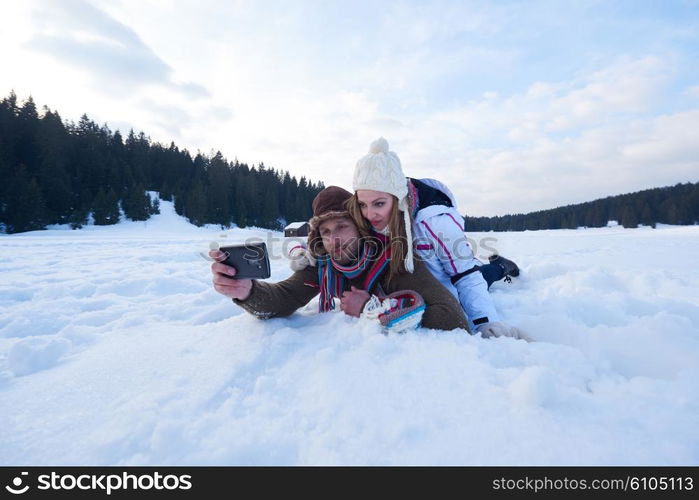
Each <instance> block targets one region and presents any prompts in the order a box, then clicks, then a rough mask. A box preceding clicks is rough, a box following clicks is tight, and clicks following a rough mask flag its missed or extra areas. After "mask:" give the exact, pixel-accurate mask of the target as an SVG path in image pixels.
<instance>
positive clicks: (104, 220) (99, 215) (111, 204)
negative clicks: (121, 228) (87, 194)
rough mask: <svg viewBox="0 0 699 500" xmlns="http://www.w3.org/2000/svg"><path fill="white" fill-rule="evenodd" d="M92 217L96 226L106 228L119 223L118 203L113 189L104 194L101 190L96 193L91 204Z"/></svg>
mask: <svg viewBox="0 0 699 500" xmlns="http://www.w3.org/2000/svg"><path fill="white" fill-rule="evenodd" d="M92 217H93V218H94V220H95V225H96V226H107V225H111V224H116V223H118V222H119V203H118V200H117V196H116V193H115V192H114V189H111V188H110V190H109V192H108V193H105V192H104V189H103V188H100V190H99V191H98V192H97V196H95V200H94V201H93V202H92Z"/></svg>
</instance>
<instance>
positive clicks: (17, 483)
mask: <svg viewBox="0 0 699 500" xmlns="http://www.w3.org/2000/svg"><path fill="white" fill-rule="evenodd" d="M28 475H29V473H28V472H22V473H21V474H20V475H19V476H17V477H15V478H14V479H13V480H12V485H11V486H10V485H7V486H5V489H6V490H7V491H9V492H10V493H12V494H13V495H21V494H22V493H26V492H27V490H28V489H29V485H28V484H27V485H26V486H24V487H22V483H23V477H22V476H28Z"/></svg>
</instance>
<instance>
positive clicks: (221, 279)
mask: <svg viewBox="0 0 699 500" xmlns="http://www.w3.org/2000/svg"><path fill="white" fill-rule="evenodd" d="M209 257H211V258H212V259H214V260H215V261H216V262H214V263H213V264H211V273H212V274H213V283H214V289H215V290H216V291H217V292H218V293H220V294H222V295H225V296H226V297H230V298H231V299H238V300H245V299H247V298H248V297H249V296H250V292H251V291H252V280H251V279H245V278H239V279H233V277H234V276H235V275H236V269H235V268H234V267H233V266H229V265H226V264H222V263H221V262H222V261H224V260H226V254H225V253H224V252H221V251H220V250H210V251H209Z"/></svg>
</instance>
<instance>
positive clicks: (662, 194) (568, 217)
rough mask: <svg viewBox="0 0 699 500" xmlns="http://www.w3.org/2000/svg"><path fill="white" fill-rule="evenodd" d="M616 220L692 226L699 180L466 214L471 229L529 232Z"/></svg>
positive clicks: (698, 217)
mask: <svg viewBox="0 0 699 500" xmlns="http://www.w3.org/2000/svg"><path fill="white" fill-rule="evenodd" d="M609 221H616V222H617V223H618V224H621V225H623V226H624V227H627V228H635V227H638V226H639V224H643V225H646V226H652V227H655V226H656V224H659V223H661V224H676V225H690V224H697V223H699V183H696V182H695V183H691V182H688V183H685V184H676V185H675V186H667V187H660V188H653V189H645V190H643V191H638V192H635V193H629V194H621V195H616V196H608V197H606V198H602V199H598V200H594V201H589V202H586V203H579V204H575V205H566V206H565V207H558V208H552V209H549V210H540V211H537V212H531V213H528V214H514V215H503V216H497V217H469V216H465V217H464V222H465V224H466V230H467V231H525V230H534V231H535V230H538V229H577V228H578V227H581V226H582V227H603V226H606V225H607V224H608V223H609Z"/></svg>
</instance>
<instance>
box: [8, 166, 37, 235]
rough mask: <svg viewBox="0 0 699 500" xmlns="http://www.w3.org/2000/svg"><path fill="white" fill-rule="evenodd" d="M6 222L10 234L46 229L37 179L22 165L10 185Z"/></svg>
mask: <svg viewBox="0 0 699 500" xmlns="http://www.w3.org/2000/svg"><path fill="white" fill-rule="evenodd" d="M4 222H5V225H6V228H7V232H8V233H20V232H23V231H34V230H37V229H44V226H45V224H46V221H45V205H44V199H43V197H42V195H41V189H40V188H39V185H38V183H37V181H36V178H35V177H31V176H30V175H29V171H28V169H27V167H26V166H25V165H20V167H19V169H18V170H17V172H16V173H15V175H14V176H13V177H12V178H11V179H10V182H9V183H8V191H7V194H6V197H5V214H4Z"/></svg>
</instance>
